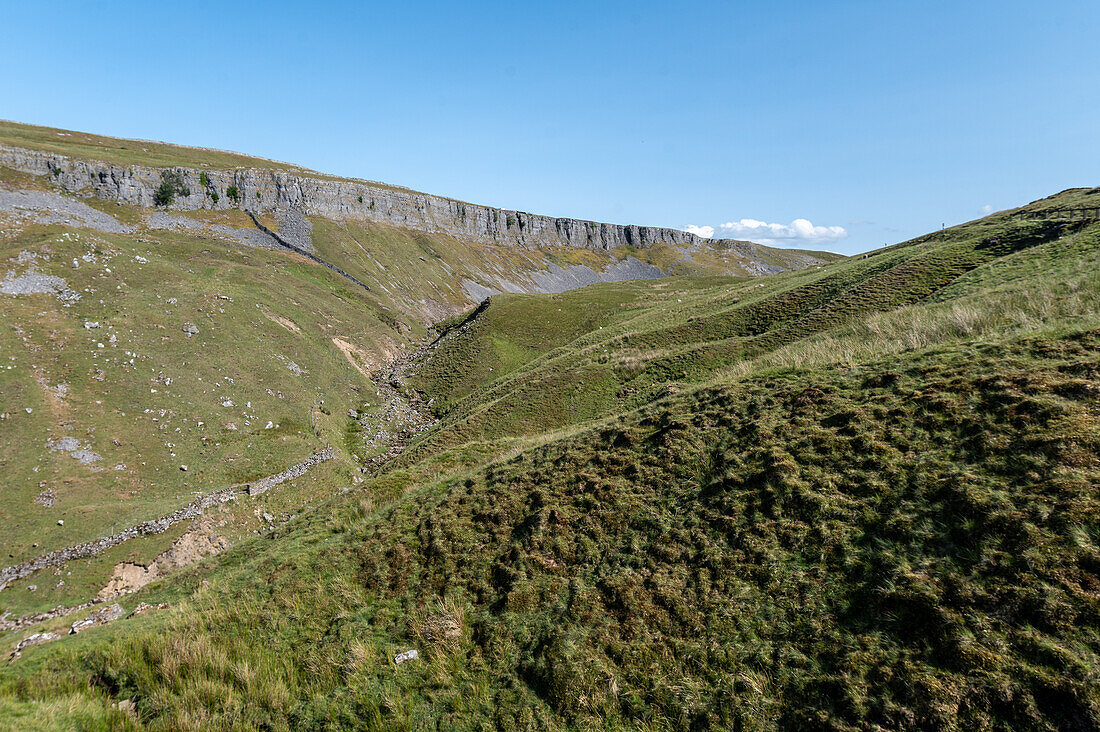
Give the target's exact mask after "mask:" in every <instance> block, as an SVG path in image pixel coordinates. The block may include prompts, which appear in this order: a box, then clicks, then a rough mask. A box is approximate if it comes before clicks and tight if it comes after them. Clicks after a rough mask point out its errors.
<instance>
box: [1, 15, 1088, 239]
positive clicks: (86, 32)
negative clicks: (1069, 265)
mask: <svg viewBox="0 0 1100 732" xmlns="http://www.w3.org/2000/svg"><path fill="white" fill-rule="evenodd" d="M0 17H2V19H3V25H4V31H3V37H4V42H3V43H2V44H0V65H2V68H3V69H4V70H3V72H2V73H0V117H3V118H6V119H15V120H19V121H25V122H32V123H37V124H45V125H50V126H56V127H65V128H70V129H79V130H84V131H89V132H97V133H101V134H108V135H118V136H123V137H141V138H150V139H159V140H167V141H171V142H179V143H183V144H192V145H201V146H208V147H218V148H226V149H233V150H240V151H242V152H248V153H253V154H257V155H263V156H266V157H271V158H276V159H280V160H286V161H290V162H295V163H299V164H302V165H306V166H308V167H311V168H315V169H318V170H323V171H325V172H329V173H335V174H340V175H349V176H356V177H362V178H369V179H373V180H381V181H386V182H389V183H395V184H401V185H406V186H409V187H412V188H416V189H418V190H423V191H428V192H431V193H438V194H443V195H448V196H454V197H457V198H461V199H464V200H468V201H474V202H477V203H486V204H491V205H496V206H502V207H506V208H516V209H520V210H525V211H532V212H537V213H544V214H550V215H557V216H572V217H577V218H587V219H594V220H600V221H612V222H616V223H637V224H650V225H658V226H671V227H676V228H684V227H686V226H688V225H692V226H695V227H711V228H713V229H714V230H715V232H716V235H717V236H723V235H733V236H735V237H739V238H748V237H753V238H757V239H761V240H767V241H771V242H773V243H777V244H780V245H784V246H801V247H808V248H824V249H831V250H833V251H840V252H844V253H854V252H859V251H866V250H868V249H872V248H875V247H877V246H881V245H882V244H884V243H887V242H890V243H892V242H895V241H899V240H903V239H905V238H909V237H911V236H915V235H918V234H921V233H924V232H926V231H928V230H930V229H934V228H939V226H940V225H941V224H947V225H951V224H953V223H959V222H962V221H966V220H969V219H972V218H976V217H978V216H980V215H982V213H983V211H988V210H995V209H1000V208H1007V207H1010V206H1015V205H1019V204H1022V203H1025V202H1027V201H1030V200H1033V199H1035V198H1040V197H1043V196H1046V195H1049V194H1052V193H1055V192H1057V191H1059V190H1062V189H1064V188H1069V187H1074V186H1095V185H1100V3H1097V2H1095V0H1090V1H1089V2H1058V1H1057V0H1053V1H1051V2H1047V3H1039V2H1035V1H1034V0H1031V1H1030V2H1026V3H1025V2H1015V1H1014V0H1000V1H999V2H985V1H976V2H965V3H959V2H921V1H919V0H912V1H910V2H890V1H885V2H884V1H882V0H879V2H847V1H844V2H782V1H773V2H729V3H702V2H696V3H693V2H681V3H648V2H637V1H634V2H606V3H592V2H585V3H580V2H576V3H574V2H557V3H553V4H549V3H547V4H545V6H544V7H528V6H526V5H523V4H519V3H466V4H459V3H454V4H451V3H446V4H444V3H439V4H433V3H404V4H399V3H384V4H371V3H352V2H338V1H333V2H328V3H324V4H317V5H316V6H313V5H307V4H304V3H280V2H268V3H232V2H224V1H223V2H219V3H206V2H179V3H155V4H153V3H132V4H123V3H111V2H102V3H94V4H93V3H88V2H54V3H50V2H42V3H32V2H25V3H18V4H17V3H5V7H4V9H3V12H2V14H0ZM792 222H795V223H792ZM810 222H812V223H810ZM723 224H730V226H728V227H725V228H723V226H722V225H723ZM841 232H843V234H844V236H843V237H841Z"/></svg>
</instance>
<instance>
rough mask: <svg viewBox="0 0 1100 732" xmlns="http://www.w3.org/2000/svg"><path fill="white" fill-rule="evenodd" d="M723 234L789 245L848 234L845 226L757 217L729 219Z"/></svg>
mask: <svg viewBox="0 0 1100 732" xmlns="http://www.w3.org/2000/svg"><path fill="white" fill-rule="evenodd" d="M718 228H719V229H721V231H722V235H723V236H728V237H729V238H731V239H747V240H749V241H754V242H757V243H759V244H771V245H776V244H777V245H780V246H782V245H789V244H791V243H795V242H809V243H815V244H821V243H827V242H833V241H836V240H837V239H843V238H845V237H846V236H848V230H847V229H845V228H844V227H843V226H814V225H813V224H812V223H811V222H809V221H807V220H806V219H795V220H794V221H792V222H791V223H789V224H769V223H768V222H766V221H758V220H756V219H741V220H740V221H727V222H726V223H724V224H721V225H720V226H719V227H718Z"/></svg>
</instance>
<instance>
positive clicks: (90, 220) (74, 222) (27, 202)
mask: <svg viewBox="0 0 1100 732" xmlns="http://www.w3.org/2000/svg"><path fill="white" fill-rule="evenodd" d="M0 213H9V214H14V215H15V216H16V218H22V219H24V220H30V221H34V222H36V223H40V224H64V225H65V226H74V227H88V228H89V229H96V230H98V231H103V232H106V233H108V234H128V233H131V232H132V231H134V227H132V226H127V225H126V224H123V223H120V222H119V221H118V219H116V218H115V217H113V216H111V215H109V214H105V213H103V212H102V211H97V210H96V209H94V208H92V207H91V206H89V205H88V204H86V203H83V202H81V201H78V200H76V199H74V198H69V197H67V196H62V195H59V194H57V193H48V192H46V191H9V190H5V189H3V188H0Z"/></svg>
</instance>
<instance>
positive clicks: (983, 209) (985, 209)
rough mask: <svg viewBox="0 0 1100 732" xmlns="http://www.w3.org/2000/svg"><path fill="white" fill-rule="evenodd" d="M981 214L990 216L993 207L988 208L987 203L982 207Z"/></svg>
mask: <svg viewBox="0 0 1100 732" xmlns="http://www.w3.org/2000/svg"><path fill="white" fill-rule="evenodd" d="M982 213H983V214H991V213H993V207H992V206H990V205H989V204H988V203H987V204H985V205H984V206H982Z"/></svg>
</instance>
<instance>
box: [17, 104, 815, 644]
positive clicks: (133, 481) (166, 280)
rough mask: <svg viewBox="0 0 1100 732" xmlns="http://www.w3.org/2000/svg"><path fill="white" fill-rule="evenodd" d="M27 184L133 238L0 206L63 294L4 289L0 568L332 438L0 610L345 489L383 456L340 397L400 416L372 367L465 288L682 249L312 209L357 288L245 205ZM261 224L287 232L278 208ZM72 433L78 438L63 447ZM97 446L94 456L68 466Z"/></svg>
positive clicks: (84, 151)
mask: <svg viewBox="0 0 1100 732" xmlns="http://www.w3.org/2000/svg"><path fill="white" fill-rule="evenodd" d="M0 145H11V146H16V147H22V148H29V149H34V150H42V151H48V152H55V153H62V154H65V155H69V156H72V157H74V158H84V159H94V160H105V161H110V162H113V163H118V164H144V165H152V166H170V167H176V166H191V167H208V168H211V169H213V168H234V167H241V166H247V167H261V168H279V169H292V170H294V171H295V172H298V173H301V174H303V175H314V173H312V172H310V171H303V170H302V169H299V168H295V167H293V166H287V165H284V164H281V163H274V162H272V161H267V160H264V159H260V158H254V157H249V156H244V155H239V154H236V153H229V152H224V151H217V150H206V149H201V148H188V147H183V146H177V145H169V144H163V143H154V142H148V141H140V140H122V139H116V138H109V137H103V136H98V135H90V134H86V133H80V132H73V131H65V130H56V129H51V128H45V127H34V126H29V125H21V124H18V123H12V122H2V121H0ZM25 191H33V192H37V193H49V194H57V195H63V196H66V197H67V198H69V199H71V200H74V201H78V202H79V203H80V204H81V205H83V204H86V205H88V206H91V207H92V208H94V209H96V210H98V211H99V212H102V213H106V214H108V215H109V216H111V217H113V218H114V219H116V221H117V222H118V223H120V224H124V225H126V226H127V227H132V231H131V232H130V233H113V234H108V233H104V232H103V231H100V230H98V229H96V228H89V227H87V226H83V225H77V224H76V223H74V222H77V221H79V220H80V219H79V218H77V219H74V218H72V217H70V218H69V219H68V220H69V222H70V223H69V224H64V225H63V224H60V223H53V224H43V223H35V222H34V215H33V214H31V213H26V212H23V211H22V210H21V209H18V208H16V209H11V207H10V206H6V207H5V208H6V209H8V210H5V211H4V212H0V277H2V278H4V281H5V282H7V281H9V280H10V279H12V278H20V277H23V276H25V275H27V274H28V273H37V275H39V276H47V277H53V278H58V280H57V281H63V282H64V285H65V287H67V288H68V291H69V292H71V293H72V294H73V297H71V298H68V299H65V298H60V299H59V297H58V296H57V295H56V294H51V293H48V292H40V293H32V294H10V293H0V314H2V316H3V318H2V326H0V467H3V468H4V475H5V499H4V501H2V502H0V522H2V523H3V524H4V526H5V527H6V528H7V529H8V530H7V531H6V532H4V534H3V536H0V558H3V561H2V562H0V566H3V567H8V566H12V565H16V564H18V563H21V562H24V561H28V560H30V559H32V558H34V557H36V556H40V555H42V554H46V553H48V552H51V551H54V550H57V549H61V548H64V547H68V546H73V545H77V544H80V543H84V542H89V541H93V540H96V539H98V538H100V537H102V536H105V535H110V534H114V533H116V532H119V531H122V530H124V529H126V528H128V527H130V526H134V525H136V524H138V523H140V522H144V521H148V520H150V519H154V518H157V517H159V516H162V515H165V514H168V513H170V512H172V511H174V510H176V509H179V508H181V507H182V506H184V505H186V504H187V503H189V502H190V501H192V500H194V499H195V498H196V496H197V495H202V494H208V493H210V492H212V491H215V490H220V489H223V488H226V487H227V486H230V485H233V484H238V483H243V482H247V481H250V480H253V479H256V478H258V477H261V476H264V475H269V474H272V473H276V472H278V471H281V470H283V469H285V468H287V467H289V466H290V465H292V464H294V463H296V462H299V461H301V460H303V459H304V458H306V457H307V456H309V455H310V454H312V453H313V452H315V451H316V450H318V449H320V448H321V447H322V446H323V445H325V444H331V445H333V446H335V447H336V448H338V450H339V453H340V455H339V457H340V460H339V461H338V462H334V463H331V464H327V465H325V466H322V467H321V468H319V469H318V470H317V471H315V473H314V474H311V476H310V477H308V478H305V479H301V480H299V481H296V482H295V483H294V484H293V485H287V486H285V487H284V488H283V489H281V492H282V493H284V494H286V495H280V496H279V497H276V496H270V497H268V498H265V499H263V501H258V502H255V503H252V504H250V505H249V506H237V507H234V506H225V507H222V510H219V511H217V512H214V513H215V515H214V516H212V517H207V518H205V519H203V520H202V521H201V522H195V525H194V526H191V525H190V524H188V525H183V526H179V527H177V528H175V529H172V530H171V531H169V532H167V533H166V534H164V535H162V536H160V537H146V538H143V539H141V540H135V541H131V542H127V543H126V544H124V545H123V546H120V547H116V548H113V549H111V550H109V551H107V552H104V553H103V554H102V555H100V556H98V557H96V558H93V559H88V560H81V561H75V562H70V563H69V564H67V565H66V566H64V567H61V568H58V569H57V570H56V571H54V570H49V571H45V572H39V573H38V574H37V575H33V576H29V577H26V578H24V579H23V580H20V581H18V582H15V583H14V584H12V585H11V586H9V587H6V588H3V589H0V616H3V615H4V614H5V613H10V614H11V616H13V617H18V616H21V615H25V614H27V613H31V612H40V611H44V610H47V609H51V608H53V607H55V606H57V605H65V606H71V605H75V604H79V603H81V602H84V601H86V600H88V599H89V598H91V597H94V596H95V595H96V593H97V592H98V591H99V590H100V589H101V588H102V587H103V586H104V585H105V584H106V583H107V581H108V580H109V579H110V577H111V575H112V572H113V571H114V568H115V567H116V565H118V564H119V563H121V562H132V563H137V564H142V565H147V564H148V563H149V562H150V561H151V560H153V558H154V557H156V556H157V555H158V554H159V553H160V552H161V551H163V550H164V549H165V548H166V547H167V546H168V545H169V544H170V543H171V542H173V541H175V540H177V539H179V538H180V536H181V535H182V534H183V533H184V532H185V531H189V530H190V528H201V529H202V530H203V531H207V532H209V531H213V532H215V533H217V534H218V535H219V536H221V537H222V538H225V539H227V540H232V541H235V540H236V539H238V538H239V537H241V536H248V535H251V534H252V533H253V532H256V531H263V530H267V528H268V525H269V524H270V523H272V522H269V521H266V520H264V519H263V516H264V515H273V516H276V517H278V519H279V520H280V521H281V520H285V519H286V518H288V517H289V516H291V515H294V514H296V513H298V512H299V510H300V509H302V508H303V507H305V506H308V505H310V504H311V503H312V502H315V501H316V500H318V499H320V498H322V497H324V496H326V495H330V494H331V493H333V492H334V491H336V490H338V489H340V488H342V487H344V486H345V485H346V484H347V483H348V481H349V480H351V476H352V475H353V474H355V473H356V472H357V471H358V469H359V468H360V467H362V466H363V465H364V464H370V458H373V457H375V456H377V455H378V454H381V453H383V452H384V451H385V450H386V449H387V446H386V445H379V444H371V443H368V442H367V441H368V440H369V438H371V436H372V435H373V434H374V431H366V430H359V428H358V427H357V426H356V425H355V424H354V423H350V422H349V420H348V419H347V416H346V415H347V413H348V410H349V409H352V408H355V409H357V410H358V411H359V413H360V414H361V415H362V416H363V417H364V418H371V419H373V418H377V419H378V420H379V421H380V422H382V423H387V420H388V421H389V423H393V422H397V421H399V418H395V417H393V416H392V415H389V414H388V413H386V412H385V407H384V405H383V404H381V402H380V400H379V398H378V386H379V384H378V383H376V381H377V379H378V375H379V373H380V372H383V371H385V369H386V368H387V365H388V364H389V363H390V362H392V361H393V360H394V359H396V358H398V357H399V356H400V354H402V353H403V352H404V351H405V350H411V349H412V348H413V347H414V346H416V345H418V344H420V343H422V342H423V341H424V340H425V339H426V338H427V337H428V329H429V326H431V325H432V324H433V323H436V322H437V321H440V320H442V319H445V318H447V317H449V316H453V315H454V314H456V313H460V312H462V311H463V310H465V309H467V308H469V307H470V306H471V304H473V302H472V300H471V295H469V294H468V292H467V291H466V289H464V285H467V284H468V281H473V280H479V281H483V282H490V283H492V282H494V281H497V280H494V279H493V278H494V277H498V278H501V279H503V280H504V281H507V282H511V281H518V282H526V283H529V284H530V282H529V280H528V279H524V278H527V277H528V275H529V274H530V273H531V272H540V271H546V270H548V269H550V268H552V267H555V266H560V267H568V266H571V265H585V266H588V267H590V268H592V269H593V270H596V271H601V270H603V269H605V268H606V267H608V266H609V265H612V264H614V263H616V262H619V261H621V260H623V259H625V258H626V257H628V256H635V257H638V258H641V259H644V260H646V261H652V262H658V263H660V264H661V265H662V266H666V267H671V266H672V264H675V263H676V262H678V261H679V260H680V259H682V257H683V253H682V252H679V250H675V249H674V248H672V247H654V248H653V249H650V250H644V251H639V250H633V249H630V248H623V249H621V250H614V251H611V252H603V251H599V252H598V251H593V250H587V249H570V248H547V249H538V250H530V251H526V250H518V249H515V248H510V247H505V246H493V245H490V244H485V243H483V242H470V241H463V240H461V239H458V238H454V237H449V236H444V235H441V234H439V233H437V232H432V233H429V232H422V231H416V230H412V229H406V228H401V227H394V226H384V225H381V224H372V223H368V222H364V221H337V220H330V219H326V218H323V217H314V218H313V220H312V224H313V244H314V245H315V247H316V249H317V252H318V254H319V255H320V256H321V257H323V258H324V259H326V260H328V261H330V262H333V263H335V264H337V265H338V266H339V267H341V268H342V269H344V270H345V271H347V272H349V273H351V274H352V275H353V276H354V277H356V278H358V279H360V280H362V281H363V282H366V283H367V284H368V286H369V288H370V290H369V291H364V290H363V289H362V288H360V287H357V286H355V285H354V284H352V283H350V282H349V281H347V280H346V279H343V278H341V277H339V276H337V275H336V274H334V273H333V272H332V271H330V270H328V269H326V268H324V267H321V266H318V265H317V264H316V263H314V262H310V261H308V260H307V259H304V258H302V257H299V256H296V255H293V254H289V253H287V252H282V251H272V250H268V249H263V248H256V247H248V246H244V245H242V244H240V243H239V242H236V241H234V240H233V239H232V238H229V237H228V236H225V235H218V234H217V233H216V232H215V230H214V229H213V228H212V227H214V226H229V227H232V228H235V229H252V228H253V223H252V220H251V219H250V218H249V216H248V215H247V214H246V213H245V212H244V211H243V210H217V211H213V210H196V211H175V210H173V211H172V212H171V214H170V215H171V216H174V217H178V218H179V222H182V223H185V224H186V223H195V224H201V225H203V226H205V227H207V228H205V229H194V228H185V227H183V226H182V225H180V223H179V222H176V228H175V229H174V230H172V229H165V228H157V227H156V226H153V225H152V224H151V223H150V220H149V218H150V216H151V215H152V214H153V212H152V211H149V210H143V209H141V208H139V207H136V206H131V205H121V204H119V203H116V202H114V201H107V200H101V199H97V198H93V197H85V196H75V195H70V194H68V193H66V192H65V191H64V190H63V189H61V188H60V187H58V186H57V185H56V184H55V182H54V181H53V180H51V179H50V177H49V176H34V175H30V174H27V173H22V172H18V171H15V170H12V169H8V168H3V167H0V192H3V193H9V192H25ZM20 205H22V204H20ZM160 213H161V214H165V213H167V212H160ZM261 218H263V219H264V222H265V225H266V226H269V227H271V228H278V226H279V224H278V223H277V221H278V217H277V216H275V215H270V216H264V217H261ZM55 220H56V219H55ZM163 225H164V224H163V223H162V224H160V226H163ZM762 252H763V253H764V254H765V255H766V257H767V258H768V259H769V263H772V264H780V263H784V262H785V263H787V264H788V265H789V264H790V262H791V260H789V257H791V256H792V255H791V254H789V253H786V252H782V251H780V250H774V251H772V250H766V248H765V249H764V250H762ZM799 255H800V253H798V252H795V253H794V255H793V256H795V257H796V258H797V257H798V256H799ZM830 256H832V255H830ZM772 260H774V261H772ZM745 264H746V263H745V262H744V261H743V260H742V259H741V258H740V255H737V254H736V253H735V252H722V251H718V250H715V251H709V250H708V251H700V252H697V253H696V256H695V257H694V259H693V260H692V261H690V262H680V263H679V264H676V266H677V267H679V268H681V269H685V270H691V271H700V272H708V271H737V272H740V271H743V270H744V267H745ZM497 282H498V284H499V281H497ZM192 330H195V331H197V332H194V333H191V332H190V331H192ZM581 334H582V331H580V330H578V331H576V335H577V336H579V335H581ZM322 399H324V400H325V404H321V400H322ZM387 424H388V423H387ZM388 426H391V427H392V426H393V425H392V424H388ZM360 433H361V434H360ZM72 441H75V446H76V447H77V448H79V449H80V450H83V451H87V452H83V453H78V452H76V451H74V450H72V449H58V448H59V447H60V446H65V445H70V446H71V445H72V444H73V442H72ZM93 453H94V455H95V456H98V457H97V458H96V459H91V460H90V461H89V462H81V461H80V460H79V459H77V458H74V455H76V454H83V455H85V456H91V454H93ZM185 466H186V470H184V467H185ZM0 627H2V625H0Z"/></svg>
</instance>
